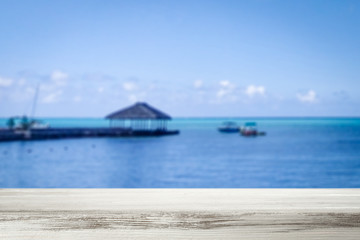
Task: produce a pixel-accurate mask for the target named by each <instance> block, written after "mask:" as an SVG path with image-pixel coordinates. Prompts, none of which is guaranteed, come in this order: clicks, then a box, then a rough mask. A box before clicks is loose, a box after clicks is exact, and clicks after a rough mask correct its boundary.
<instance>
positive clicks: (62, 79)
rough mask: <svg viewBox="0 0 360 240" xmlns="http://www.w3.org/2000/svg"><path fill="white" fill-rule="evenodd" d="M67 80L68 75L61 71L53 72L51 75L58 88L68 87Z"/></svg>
mask: <svg viewBox="0 0 360 240" xmlns="http://www.w3.org/2000/svg"><path fill="white" fill-rule="evenodd" d="M67 78H68V74H67V73H64V72H61V71H59V70H55V71H53V72H52V73H51V75H50V79H51V80H52V81H53V82H54V83H55V84H56V85H58V86H62V85H66V80H67Z"/></svg>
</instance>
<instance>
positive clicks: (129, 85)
mask: <svg viewBox="0 0 360 240" xmlns="http://www.w3.org/2000/svg"><path fill="white" fill-rule="evenodd" d="M123 88H124V89H125V90H126V91H133V90H135V89H136V84H135V83H133V82H124V83H123Z"/></svg>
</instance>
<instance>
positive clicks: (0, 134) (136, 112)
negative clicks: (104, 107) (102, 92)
mask: <svg viewBox="0 0 360 240" xmlns="http://www.w3.org/2000/svg"><path fill="white" fill-rule="evenodd" d="M105 118H106V119H108V120H109V127H93V128H89V127H88V128H84V127H73V128H33V127H32V126H31V124H30V123H29V122H28V120H27V118H26V117H24V119H25V120H26V123H23V125H22V127H20V128H12V127H11V128H9V129H0V142H1V141H17V140H46V139H61V138H84V137H152V136H166V135H176V134H179V133H180V131H179V130H168V129H167V122H168V121H170V120H171V117H170V116H169V115H167V114H166V113H163V112H161V111H160V110H158V109H156V108H154V107H152V106H150V105H149V104H147V103H144V102H138V103H136V104H134V105H132V106H129V107H127V108H124V109H121V110H119V111H116V112H114V113H111V114H109V115H108V116H106V117H105ZM12 125H13V124H12Z"/></svg>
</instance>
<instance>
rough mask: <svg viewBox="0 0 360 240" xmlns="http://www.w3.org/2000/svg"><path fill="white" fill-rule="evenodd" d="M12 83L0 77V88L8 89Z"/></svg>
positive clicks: (10, 80)
mask: <svg viewBox="0 0 360 240" xmlns="http://www.w3.org/2000/svg"><path fill="white" fill-rule="evenodd" d="M12 83H13V80H12V79H10V78H3V77H0V87H10V86H11V85H12Z"/></svg>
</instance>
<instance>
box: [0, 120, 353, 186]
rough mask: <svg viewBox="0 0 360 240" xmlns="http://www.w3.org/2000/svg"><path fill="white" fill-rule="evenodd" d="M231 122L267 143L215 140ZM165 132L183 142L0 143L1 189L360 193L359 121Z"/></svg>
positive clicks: (58, 123) (211, 124) (176, 124)
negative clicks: (256, 131) (255, 132)
mask: <svg viewBox="0 0 360 240" xmlns="http://www.w3.org/2000/svg"><path fill="white" fill-rule="evenodd" d="M228 120H232V121H236V122H238V123H239V124H243V123H244V122H246V121H256V122H257V123H258V127H259V130H263V131H266V132H267V135H266V136H264V137H250V138H246V137H242V136H240V135H239V134H222V133H219V132H218V131H217V130H216V128H217V126H219V125H220V124H221V123H222V122H223V121H228ZM45 121H46V122H48V123H50V125H51V126H53V127H71V126H74V127H75V126H78V127H83V126H87V127H91V126H94V127H100V126H108V122H107V121H106V120H103V119H95V118H94V119H69V118H66V119H50V118H49V119H45ZM5 122H6V119H0V127H1V126H4V125H5ZM169 128H170V129H179V130H180V131H181V133H180V135H177V136H166V137H146V138H86V139H62V140H48V141H31V142H6V143H0V187H35V188H36V187H114V188H117V187H121V188H160V187H161V188H162V187H166V188H182V187H205V188H209V187H221V188H233V187H235V188H238V187H244V188H250V187H260V188H261V187H270V188H285V187H292V188H308V187H311V188H313V187H314V188H338V187H340V188H349V187H355V188H358V187H360V118H203V119H201V118H181V119H180V118H179V119H174V120H173V121H171V122H170V124H169Z"/></svg>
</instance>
